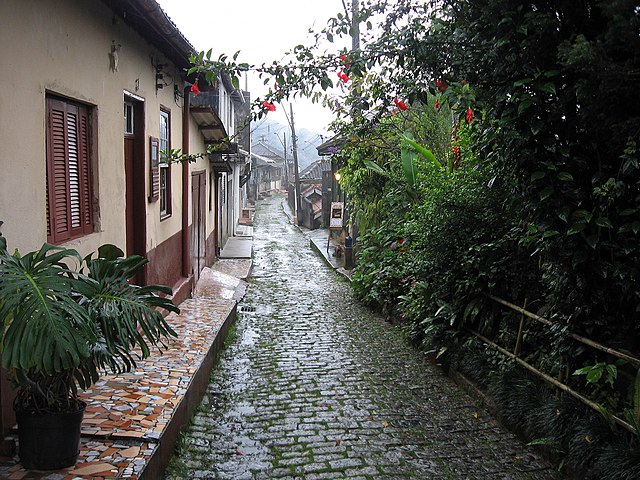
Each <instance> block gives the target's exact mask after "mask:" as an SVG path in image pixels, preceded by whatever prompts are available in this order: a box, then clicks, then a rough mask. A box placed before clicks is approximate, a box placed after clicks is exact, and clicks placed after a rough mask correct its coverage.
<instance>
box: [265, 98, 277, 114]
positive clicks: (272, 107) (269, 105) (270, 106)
mask: <svg viewBox="0 0 640 480" xmlns="http://www.w3.org/2000/svg"><path fill="white" fill-rule="evenodd" d="M262 106H263V107H264V108H266V109H267V110H268V111H270V112H275V111H276V106H275V105H274V104H273V103H271V102H268V101H266V100H265V101H264V102H262Z"/></svg>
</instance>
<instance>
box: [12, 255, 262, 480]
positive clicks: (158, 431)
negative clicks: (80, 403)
mask: <svg viewBox="0 0 640 480" xmlns="http://www.w3.org/2000/svg"><path fill="white" fill-rule="evenodd" d="M250 269H251V260H248V259H234V260H230V259H229V260H227V259H225V260H219V261H218V262H216V263H215V264H214V265H213V267H212V268H211V269H209V268H205V270H204V271H203V272H202V275H201V277H200V280H199V282H198V286H197V288H196V293H195V295H194V298H190V299H188V300H186V301H185V302H183V303H182V304H180V314H179V315H175V314H170V315H169V316H168V317H167V321H168V322H169V323H170V324H171V326H172V327H173V329H174V330H175V331H176V332H177V333H178V337H177V338H171V339H169V340H167V341H166V344H165V346H163V347H162V348H161V349H158V350H156V351H155V352H154V353H153V354H152V355H151V356H150V357H149V358H147V359H146V360H143V361H139V362H138V365H137V368H136V369H135V371H133V372H130V373H126V374H122V375H110V376H105V377H103V378H102V379H101V380H100V381H99V382H98V383H97V384H95V385H94V386H93V387H92V388H91V389H90V390H87V391H85V392H83V394H82V396H81V398H82V399H83V400H84V401H85V402H87V404H88V405H87V410H86V411H85V415H84V419H83V422H82V437H81V445H80V456H79V458H78V462H77V464H76V465H75V467H72V468H67V469H63V470H56V471H49V472H40V471H29V470H25V469H23V468H22V466H21V465H20V463H18V457H17V456H14V457H11V458H0V478H6V479H11V480H19V479H46V480H72V479H74V480H75V479H92V480H103V479H110V478H129V479H133V480H137V479H150V480H155V479H158V478H162V472H163V470H164V468H165V467H166V462H168V460H169V458H170V457H171V454H172V452H173V448H174V445H175V442H176V440H177V438H178V433H179V432H180V429H181V428H182V427H183V426H184V425H185V424H186V423H187V422H188V421H189V419H190V418H191V416H192V414H193V412H194V411H195V409H196V407H197V406H198V404H199V403H200V401H201V399H202V396H203V394H204V391H205V389H206V387H207V385H208V383H209V375H210V373H211V370H212V368H213V366H214V363H215V361H216V359H217V357H218V355H219V353H220V351H221V349H222V346H223V343H224V339H225V337H226V335H227V332H228V330H229V328H230V327H231V325H233V323H234V322H235V320H236V309H237V304H238V302H239V301H240V300H241V299H242V297H243V296H244V294H245V291H246V283H245V281H244V280H245V279H246V278H247V277H248V276H249V272H250ZM13 438H14V439H17V435H16V436H14V437H13ZM9 440H11V438H10V439H9ZM15 441H16V442H17V440H15Z"/></svg>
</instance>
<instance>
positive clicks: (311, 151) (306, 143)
mask: <svg viewBox="0 0 640 480" xmlns="http://www.w3.org/2000/svg"><path fill="white" fill-rule="evenodd" d="M296 135H297V136H298V163H299V167H300V170H304V169H305V168H306V167H308V166H309V165H310V164H312V163H313V162H315V161H316V160H319V159H320V157H319V156H318V151H317V150H316V147H317V146H318V145H320V144H321V143H322V142H324V141H326V140H327V138H324V137H322V136H320V134H318V133H315V132H312V131H310V130H307V129H305V128H300V129H298V128H296ZM284 137H286V145H287V158H293V153H292V152H293V150H292V147H291V129H290V128H289V126H287V125H282V124H281V123H278V122H277V121H275V120H273V119H270V118H263V119H261V120H258V121H257V122H252V123H251V143H252V144H255V143H258V142H259V141H262V142H264V143H266V144H267V145H269V146H271V147H273V148H274V149H276V150H278V151H282V150H283V143H284V142H285V138H284Z"/></svg>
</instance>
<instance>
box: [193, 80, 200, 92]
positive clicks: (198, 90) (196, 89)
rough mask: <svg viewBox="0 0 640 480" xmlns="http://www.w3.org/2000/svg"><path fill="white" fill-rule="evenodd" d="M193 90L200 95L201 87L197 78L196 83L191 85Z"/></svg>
mask: <svg viewBox="0 0 640 480" xmlns="http://www.w3.org/2000/svg"><path fill="white" fill-rule="evenodd" d="M191 91H192V92H193V94H194V95H198V94H199V93H200V88H198V80H196V81H195V83H194V84H193V85H191Z"/></svg>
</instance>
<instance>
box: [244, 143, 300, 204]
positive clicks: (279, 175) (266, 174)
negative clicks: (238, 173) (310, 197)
mask: <svg viewBox="0 0 640 480" xmlns="http://www.w3.org/2000/svg"><path fill="white" fill-rule="evenodd" d="M288 163H290V162H287V160H286V156H285V154H284V152H281V151H279V150H277V149H275V148H273V147H272V146H270V145H268V144H267V143H266V142H265V141H262V140H260V141H258V142H257V143H254V144H253V145H252V146H251V171H252V174H251V180H250V181H249V185H250V186H249V193H248V195H249V197H250V198H251V199H253V200H254V201H255V200H256V199H260V198H264V197H266V196H270V195H273V194H275V193H279V192H282V191H286V185H287V183H288V181H289V178H288V175H287V170H288V169H287V164H288Z"/></svg>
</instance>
